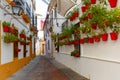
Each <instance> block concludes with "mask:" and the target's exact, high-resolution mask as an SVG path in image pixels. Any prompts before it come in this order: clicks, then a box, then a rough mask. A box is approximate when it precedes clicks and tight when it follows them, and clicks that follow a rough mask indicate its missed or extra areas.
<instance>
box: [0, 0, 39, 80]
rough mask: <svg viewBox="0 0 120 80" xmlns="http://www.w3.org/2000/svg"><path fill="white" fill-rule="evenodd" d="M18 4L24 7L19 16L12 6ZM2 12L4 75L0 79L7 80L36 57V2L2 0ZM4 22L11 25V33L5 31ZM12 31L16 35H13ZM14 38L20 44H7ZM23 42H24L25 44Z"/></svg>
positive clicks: (0, 58)
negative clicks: (13, 11) (15, 13)
mask: <svg viewBox="0 0 120 80" xmlns="http://www.w3.org/2000/svg"><path fill="white" fill-rule="evenodd" d="M16 3H19V4H20V5H21V7H22V13H21V14H20V15H19V16H18V15H14V14H13V13H12V6H14V5H15V4H16ZM0 12H1V13H0V37H1V40H0V46H1V47H0V64H1V65H0V74H2V75H1V76H0V79H1V80H5V79H6V78H7V77H8V76H10V75H12V74H13V73H14V72H16V71H17V70H18V69H20V68H22V67H23V66H24V65H25V64H27V63H28V62H29V61H30V60H31V59H32V58H33V57H35V48H34V47H35V37H36V32H35V31H36V30H35V29H36V28H35V27H37V25H36V24H37V23H36V19H37V18H36V16H35V0H14V1H11V0H2V1H1V2H0ZM4 22H6V23H10V25H9V27H10V31H4V26H3V23H4ZM32 28H34V30H33V29H32ZM12 29H14V30H15V31H16V34H13V33H12ZM22 31H23V32H24V34H25V37H24V38H22V37H20V34H21V32H22ZM7 35H9V36H10V37H11V38H10V37H9V36H7ZM30 35H31V36H30ZM13 36H15V37H14V38H13ZM6 37H7V38H6ZM12 38H13V39H15V38H16V41H17V40H18V42H15V41H11V42H5V40H6V41H8V40H11V39H12ZM28 38H29V39H28ZM21 41H24V44H22V43H21ZM4 68H5V69H4ZM5 70H6V71H5ZM8 72H9V73H8Z"/></svg>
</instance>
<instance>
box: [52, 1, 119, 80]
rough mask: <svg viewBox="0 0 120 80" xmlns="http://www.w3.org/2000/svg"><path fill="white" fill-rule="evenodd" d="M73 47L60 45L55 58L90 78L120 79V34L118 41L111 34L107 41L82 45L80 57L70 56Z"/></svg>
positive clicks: (93, 79) (103, 79)
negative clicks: (111, 38) (112, 39)
mask: <svg viewBox="0 0 120 80" xmlns="http://www.w3.org/2000/svg"><path fill="white" fill-rule="evenodd" d="M78 1H79V0H78ZM119 4H120V1H119V0H118V4H117V5H118V6H119ZM108 7H109V6H108ZM72 49H73V47H72V46H71V47H67V46H63V47H60V53H57V52H55V53H54V56H55V59H56V60H57V61H59V62H60V63H62V64H64V65H66V66H67V67H69V68H71V69H72V70H74V71H76V72H77V73H79V74H81V75H83V76H85V77H87V78H89V79H90V80H120V76H119V74H120V35H119V38H118V40H117V41H111V40H110V36H109V39H108V41H107V42H103V41H101V42H99V43H94V44H86V43H85V44H83V45H81V50H82V53H81V57H80V58H75V57H72V56H70V51H71V50H72Z"/></svg>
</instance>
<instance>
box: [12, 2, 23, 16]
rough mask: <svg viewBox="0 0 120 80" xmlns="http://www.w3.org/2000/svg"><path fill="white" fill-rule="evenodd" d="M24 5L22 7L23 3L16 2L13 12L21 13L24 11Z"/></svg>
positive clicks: (15, 13)
mask: <svg viewBox="0 0 120 80" xmlns="http://www.w3.org/2000/svg"><path fill="white" fill-rule="evenodd" d="M22 10H23V9H22V7H21V4H20V3H19V2H15V5H13V6H12V13H13V14H14V15H19V16H20V15H21V12H22Z"/></svg>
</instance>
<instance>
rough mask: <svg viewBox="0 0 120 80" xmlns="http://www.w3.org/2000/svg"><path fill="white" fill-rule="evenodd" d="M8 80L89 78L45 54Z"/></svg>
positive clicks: (82, 79)
mask: <svg viewBox="0 0 120 80" xmlns="http://www.w3.org/2000/svg"><path fill="white" fill-rule="evenodd" d="M7 80H88V79H86V78H84V77H82V76H80V75H79V74H77V73H76V72H74V71H72V70H71V69H69V68H67V67H66V66H64V65H62V64H60V63H58V62H56V61H55V60H54V59H49V58H47V57H45V56H38V57H36V58H35V59H34V60H33V61H32V62H31V63H30V64H28V65H27V66H25V67H24V68H23V69H21V70H19V71H18V72H16V73H15V74H13V75H12V76H11V77H9V78H8V79H7Z"/></svg>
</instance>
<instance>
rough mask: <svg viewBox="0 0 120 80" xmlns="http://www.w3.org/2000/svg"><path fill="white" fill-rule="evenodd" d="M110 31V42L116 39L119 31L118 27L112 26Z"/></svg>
mask: <svg viewBox="0 0 120 80" xmlns="http://www.w3.org/2000/svg"><path fill="white" fill-rule="evenodd" d="M111 29H112V32H110V37H111V40H117V39H118V33H119V31H120V29H119V27H118V26H113V27H111Z"/></svg>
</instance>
